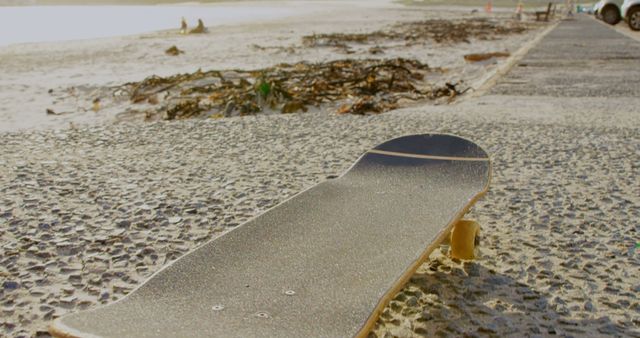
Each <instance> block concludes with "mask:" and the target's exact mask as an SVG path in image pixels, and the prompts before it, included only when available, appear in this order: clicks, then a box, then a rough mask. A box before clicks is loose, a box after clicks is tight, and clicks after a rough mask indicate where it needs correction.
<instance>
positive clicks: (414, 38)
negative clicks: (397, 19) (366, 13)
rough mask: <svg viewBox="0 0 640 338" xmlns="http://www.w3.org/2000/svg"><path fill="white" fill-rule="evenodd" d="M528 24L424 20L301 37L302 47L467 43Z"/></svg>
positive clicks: (490, 21)
mask: <svg viewBox="0 0 640 338" xmlns="http://www.w3.org/2000/svg"><path fill="white" fill-rule="evenodd" d="M529 26H530V25H529V24H526V23H522V22H517V21H514V22H504V21H492V20H489V19H487V18H472V19H463V20H453V21H452V20H425V21H416V22H409V23H401V24H396V25H394V26H393V27H391V29H389V30H387V31H374V32H370V33H356V34H348V33H330V34H312V35H307V36H304V37H303V38H302V43H303V45H304V46H306V47H327V46H328V47H339V48H348V46H349V44H366V43H373V42H380V41H383V40H404V41H406V42H407V44H414V43H419V42H425V41H435V42H437V43H460V42H467V43H469V42H470V41H471V39H474V38H475V39H480V40H488V39H494V38H496V37H497V36H501V35H507V34H518V33H523V32H525V31H526V30H527V29H528V28H529Z"/></svg>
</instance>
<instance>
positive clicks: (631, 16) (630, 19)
mask: <svg viewBox="0 0 640 338" xmlns="http://www.w3.org/2000/svg"><path fill="white" fill-rule="evenodd" d="M620 12H621V13H622V17H623V18H624V20H625V21H627V23H628V24H629V28H631V29H632V30H634V31H640V0H624V3H623V4H622V8H621V9H620Z"/></svg>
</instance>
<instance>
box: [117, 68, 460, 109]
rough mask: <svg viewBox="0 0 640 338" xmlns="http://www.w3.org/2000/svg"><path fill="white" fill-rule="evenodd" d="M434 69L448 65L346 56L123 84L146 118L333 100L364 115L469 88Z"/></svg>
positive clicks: (290, 106) (303, 106)
mask: <svg viewBox="0 0 640 338" xmlns="http://www.w3.org/2000/svg"><path fill="white" fill-rule="evenodd" d="M435 72H441V69H438V68H430V67H429V66H428V65H427V64H424V63H421V62H419V61H417V60H412V59H404V58H395V59H388V60H380V59H363V60H351V59H346V60H337V61H330V62H322V63H308V62H299V63H295V64H280V65H277V66H274V67H269V68H264V69H258V70H251V71H247V70H227V71H221V70H211V71H206V72H203V71H200V70H199V71H197V72H194V73H188V74H178V75H174V76H169V77H159V76H152V77H149V78H147V79H145V80H143V81H141V82H133V83H127V84H125V85H123V86H121V87H120V88H118V91H120V92H124V93H126V95H128V97H129V99H130V100H131V101H132V102H133V103H138V104H144V106H145V107H146V111H144V113H145V116H146V118H147V119H165V120H173V119H184V118H191V117H216V118H218V117H229V116H244V115H253V114H256V113H260V112H265V111H271V112H281V113H284V114H287V113H295V112H300V111H303V112H305V111H307V110H308V108H309V107H310V106H315V107H320V106H321V105H323V104H331V103H333V104H334V107H335V108H336V111H337V112H338V113H350V114H365V113H381V112H385V111H388V110H391V109H395V108H397V107H398V105H399V102H400V101H401V100H403V101H406V100H409V101H412V100H434V99H438V98H445V99H446V100H451V99H453V98H454V97H456V96H457V95H459V94H461V93H462V92H461V91H459V90H458V89H457V88H456V85H454V84H446V85H444V86H440V87H437V86H432V85H430V84H429V83H428V82H427V81H426V80H425V77H426V76H427V75H428V74H429V73H435Z"/></svg>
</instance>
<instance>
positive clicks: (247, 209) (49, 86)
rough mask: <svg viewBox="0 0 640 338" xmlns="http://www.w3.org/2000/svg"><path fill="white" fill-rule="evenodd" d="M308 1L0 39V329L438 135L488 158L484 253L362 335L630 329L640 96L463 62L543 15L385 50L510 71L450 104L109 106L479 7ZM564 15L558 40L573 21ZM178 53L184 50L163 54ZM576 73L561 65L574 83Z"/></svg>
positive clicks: (393, 306) (479, 71) (124, 286)
mask: <svg viewBox="0 0 640 338" xmlns="http://www.w3.org/2000/svg"><path fill="white" fill-rule="evenodd" d="M243 5H246V4H245V3H243V4H241V5H238V6H243ZM276 5H277V4H276ZM313 6H317V7H313ZM305 10H308V11H309V13H308V14H304V13H303V14H300V15H299V16H294V17H291V18H288V19H287V20H272V21H268V22H258V23H255V24H251V25H246V24H244V25H228V26H217V27H214V28H211V29H210V32H209V34H206V35H198V36H196V35H194V36H181V35H179V34H178V33H177V32H176V31H163V32H156V33H149V34H144V35H138V36H127V37H111V38H103V39H96V40H91V41H75V42H69V43H65V44H58V43H37V44H24V45H12V46H8V47H1V48H0V60H1V63H0V64H1V67H2V72H3V76H2V77H0V144H1V145H2V154H3V156H2V157H0V286H1V288H0V298H1V299H2V304H1V306H2V309H0V310H1V311H2V319H0V332H1V333H0V335H3V336H4V335H6V336H12V337H27V336H42V337H44V336H47V335H48V334H47V333H46V329H47V325H48V324H49V323H50V322H51V320H53V319H54V318H57V317H59V316H62V315H64V314H66V313H69V312H72V311H79V310H84V309H89V308H93V307H95V306H98V305H101V304H107V303H110V302H113V301H115V300H117V299H120V298H122V297H123V296H124V295H126V294H127V293H128V292H130V291H131V290H133V289H134V288H135V287H136V286H137V285H139V283H141V282H143V281H144V280H145V279H146V278H147V277H149V276H150V275H151V274H153V273H154V272H155V271H157V270H159V269H160V268H161V267H162V266H163V265H165V264H167V263H168V262H171V261H173V260H175V259H177V258H178V257H180V256H181V255H182V254H184V253H186V252H188V251H190V250H192V249H193V248H196V247H197V246H198V245H200V244H202V243H204V242H206V241H208V240H210V239H212V238H216V237H217V236H220V235H221V234H224V233H225V232H226V231H228V230H229V229H232V228H234V227H236V226H238V225H240V224H242V223H243V222H244V221H246V220H248V219H250V218H251V217H253V216H255V215H258V214H260V213H261V212H263V211H265V210H267V209H269V208H270V207H272V206H275V205H277V204H278V203H279V202H281V201H284V200H285V199H287V198H288V197H290V196H292V195H293V194H295V193H297V192H299V191H301V190H303V189H305V188H308V187H310V186H313V185H315V184H317V183H319V182H321V181H323V180H325V179H327V177H330V176H334V175H339V174H341V173H342V172H344V171H345V170H347V169H348V168H349V166H350V165H351V164H352V163H353V161H354V160H355V159H357V158H358V156H359V155H361V154H362V153H363V152H364V151H366V150H368V149H370V148H371V147H372V146H375V145H376V144H379V143H380V142H383V141H385V140H387V139H389V138H392V137H397V136H399V135H406V134H412V133H425V132H443V133H453V134H457V135H460V136H463V137H467V138H469V139H473V140H474V141H475V142H477V143H478V144H479V145H481V146H482V147H484V148H485V149H486V150H487V151H488V152H489V153H490V154H491V157H492V161H493V170H494V173H493V178H492V184H491V188H490V191H489V193H488V194H487V195H486V196H485V197H484V198H483V199H482V200H481V201H479V202H478V203H477V204H476V205H475V206H474V208H473V209H472V211H471V213H470V215H468V216H469V217H470V218H473V219H476V220H478V221H479V222H480V223H481V224H482V226H483V237H482V242H481V248H480V254H481V257H480V259H478V260H476V261H473V262H462V263H461V262H458V261H452V260H451V259H450V258H448V256H447V255H446V254H445V253H444V251H446V248H445V247H443V248H442V250H436V252H434V253H433V254H432V256H431V257H430V260H429V261H428V262H426V263H425V264H424V265H423V266H422V268H420V270H419V271H418V272H417V273H416V274H415V276H414V277H413V278H412V279H411V281H410V282H409V284H407V286H406V287H405V288H404V289H403V291H401V292H400V293H399V294H398V295H397V296H396V297H395V299H394V300H393V301H392V302H391V303H390V304H389V306H388V307H387V308H386V309H385V311H384V312H383V314H382V316H381V318H380V319H379V320H378V323H377V325H376V328H375V329H374V331H373V332H372V333H371V335H370V336H371V337H425V336H426V337H430V336H440V337H458V336H469V337H480V336H490V337H521V336H527V337H545V336H561V337H583V336H592V337H601V336H625V337H640V331H638V329H637V327H638V326H640V299H639V298H638V294H639V293H640V277H639V276H638V268H640V251H639V250H637V249H636V248H635V245H636V243H637V242H638V231H640V228H639V225H638V219H640V208H639V205H640V199H639V197H638V196H640V188H639V185H638V182H637V177H640V167H638V163H640V156H639V154H640V135H639V134H638V130H639V128H640V122H639V121H638V119H637V110H633V109H630V108H629V107H634V106H635V107H637V105H638V104H639V103H640V101H639V99H638V96H637V95H636V93H635V92H634V90H635V89H633V88H631V89H629V90H627V91H615V90H614V91H611V92H610V93H608V94H607V93H605V94H606V95H605V94H603V95H600V96H595V97H593V96H588V95H586V94H585V95H582V94H580V93H581V91H580V90H581V88H582V87H580V84H574V85H573V86H567V85H564V87H563V84H557V87H554V90H556V91H557V92H558V93H560V94H553V93H551V94H550V93H549V92H545V91H544V89H545V88H549V85H548V84H547V83H544V81H543V80H544V79H545V77H544V76H542V75H540V76H538V77H536V76H535V73H532V74H534V75H531V77H530V78H531V79H533V80H531V83H534V84H539V87H536V89H537V90H538V91H536V92H534V91H530V92H527V90H528V89H527V88H526V87H524V88H523V87H522V86H521V85H522V84H523V83H529V82H527V81H523V80H522V79H518V78H517V75H518V74H520V73H517V71H522V69H525V68H527V67H529V68H532V67H536V65H537V64H536V62H538V64H543V63H544V62H542V61H536V60H533V61H526V60H525V61H526V62H525V61H523V62H518V60H516V59H512V58H500V59H498V60H497V62H495V63H493V62H491V63H486V64H472V63H469V62H466V61H465V60H464V57H463V56H464V55H466V54H469V53H482V52H498V51H506V52H509V53H511V54H515V53H517V51H518V50H521V48H533V47H535V46H529V45H528V44H531V43H532V42H536V43H538V42H539V41H538V40H536V38H542V37H543V35H542V34H546V33H548V32H549V31H548V30H547V29H548V27H550V26H546V25H540V26H536V27H534V28H532V29H530V30H528V31H526V32H524V33H522V34H513V35H505V36H501V37H499V38H497V39H490V40H472V41H470V42H469V43H456V44H436V43H424V44H419V45H415V46H399V47H398V48H397V49H394V48H386V49H385V54H384V55H383V56H380V57H385V58H392V57H410V58H415V59H418V60H420V61H421V62H424V63H428V64H429V65H430V66H432V67H443V68H446V69H448V71H447V72H444V73H441V74H439V75H437V76H434V78H433V79H432V80H433V82H434V83H445V82H449V81H453V82H458V81H464V83H466V84H468V85H469V86H470V87H472V88H473V89H478V88H482V87H483V84H486V83H487V80H489V79H490V78H491V77H492V76H493V75H494V74H496V72H498V71H504V72H507V71H511V72H510V74H515V75H512V76H511V77H509V76H507V77H504V78H502V77H501V78H500V79H494V80H493V82H492V83H494V85H493V86H491V87H488V88H485V92H484V94H482V95H480V94H479V95H477V96H474V95H468V96H464V97H462V98H461V99H460V100H456V101H455V102H454V103H453V104H443V103H442V102H429V101H427V102H418V103H414V104H411V105H410V106H409V107H406V108H402V109H397V110H393V111H390V112H386V113H383V114H378V115H366V116H355V115H350V114H346V115H337V114H335V113H333V110H332V109H331V107H325V108H323V109H319V110H318V111H314V112H309V113H301V114H288V115H281V114H257V115H255V116H246V117H230V118H222V119H210V118H206V119H205V118H196V119H187V120H182V121H156V122H147V123H145V122H143V121H142V118H141V117H140V116H139V115H136V114H130V113H129V114H127V111H126V110H127V107H129V106H130V103H129V102H128V101H127V100H124V99H118V98H113V97H112V96H111V95H112V93H113V89H112V87H113V86H119V85H121V84H123V83H126V82H130V81H141V80H142V79H144V78H146V77H148V76H150V75H153V74H156V75H160V76H169V75H173V74H176V73H181V72H194V71H196V70H197V69H199V68H203V69H237V68H243V69H255V68H260V67H269V66H273V65H274V64H277V63H281V62H290V63H293V62H297V61H301V60H308V61H315V62H324V61H330V60H336V59H344V58H364V57H369V56H370V55H369V53H367V52H366V50H356V51H355V53H353V54H348V55H345V54H344V52H343V51H340V50H336V49H333V48H314V49H305V48H294V52H289V51H288V50H289V49H288V48H289V47H291V46H298V45H300V43H301V38H302V37H303V36H305V35H309V34H313V33H332V32H370V31H375V30H378V29H385V28H386V27H389V26H390V25H394V24H397V23H398V22H412V21H416V20H425V19H429V18H439V19H442V18H448V19H456V18H468V17H472V16H484V15H485V14H482V13H477V14H471V12H470V11H469V10H468V9H464V10H462V9H456V8H442V7H438V8H430V7H406V6H401V5H396V4H391V3H388V2H375V3H368V4H367V5H364V4H362V3H350V2H349V3H323V4H322V5H317V4H316V5H314V3H311V7H308V8H307V9H305ZM356 14H357V15H356ZM510 16H511V13H510V12H506V11H505V12H504V13H497V14H494V15H493V16H492V17H493V18H498V19H500V20H509V18H510ZM580 22H582V21H580ZM552 24H553V25H555V24H556V23H555V22H554V23H552ZM562 24H564V25H565V26H560V27H561V30H560V32H561V33H562V34H565V33H566V32H568V33H566V34H570V33H571V32H575V31H576V30H577V29H579V28H580V27H581V26H578V28H575V27H574V26H571V24H572V22H568V23H567V22H563V23H562ZM567 25H568V26H567ZM562 27H568V28H562ZM586 27H591V26H586ZM598 27H600V28H594V29H605V28H602V27H601V26H598ZM562 29H564V30H562ZM606 29H608V28H606ZM556 31H558V29H557V28H556V30H554V31H553V32H556ZM553 32H552V33H550V34H551V35H552V34H553ZM598 32H599V31H598ZM239 42H241V43H239ZM621 43H628V42H626V40H625V41H623V42H621ZM172 45H176V46H178V47H179V48H180V49H182V50H184V51H185V53H184V54H181V55H179V56H177V57H174V56H167V55H166V54H165V53H164V50H165V49H167V48H168V47H170V46H172ZM575 45H578V43H576V44H575ZM562 46H564V47H566V46H573V45H572V44H567V43H564V42H563V45H562ZM553 50H554V48H550V47H546V48H543V51H542V52H540V50H539V49H537V50H536V49H534V50H533V51H532V52H530V53H529V54H527V55H534V56H535V55H541V54H544V52H545V51H553ZM605 52H606V51H604V52H603V53H605ZM543 56H544V55H543ZM520 57H524V55H521V56H520ZM545 60H546V59H545ZM545 62H546V61H545ZM554 62H555V61H554ZM509 63H513V64H515V65H514V67H513V68H511V67H507V66H508V65H509ZM516 63H517V64H516ZM523 64H525V66H523ZM581 65H582V64H579V65H577V66H576V68H577V67H578V66H581ZM567 69H568V70H567ZM572 69H573V68H570V67H569V66H567V67H564V68H562V71H564V72H565V73H562V71H558V72H557V73H556V74H560V75H562V74H565V75H566V74H568V75H567V78H568V79H569V80H566V81H570V79H571V74H572V73H571V71H572ZM532 72H533V71H532ZM541 74H542V73H541ZM560 75H558V76H560ZM518 81H520V82H518ZM536 81H537V82H536ZM576 83H577V82H576ZM545 86H546V87H545ZM71 88H73V89H71ZM567 88H569V89H571V90H566V92H562V90H563V89H567ZM582 89H584V88H582ZM562 93H564V94H562ZM470 94H473V93H472V92H470ZM608 96H612V97H615V99H610V98H608ZM95 97H101V98H103V101H102V102H103V103H102V105H103V107H101V109H100V110H99V111H98V112H94V111H92V110H91V106H92V100H93V98H95ZM46 109H52V110H55V111H56V112H66V111H69V112H71V113H69V114H64V115H47V114H46V113H45V112H46Z"/></svg>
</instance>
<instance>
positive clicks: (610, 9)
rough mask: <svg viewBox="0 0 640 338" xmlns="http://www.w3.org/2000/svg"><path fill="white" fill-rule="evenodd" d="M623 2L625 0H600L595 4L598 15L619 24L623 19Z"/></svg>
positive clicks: (611, 23) (609, 22)
mask: <svg viewBox="0 0 640 338" xmlns="http://www.w3.org/2000/svg"><path fill="white" fill-rule="evenodd" d="M622 3H623V0H600V2H598V3H597V4H596V6H595V7H596V9H597V11H596V17H597V18H599V19H602V21H604V22H606V23H608V24H610V25H616V24H618V22H620V20H622V16H621V15H620V7H621V6H622Z"/></svg>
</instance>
